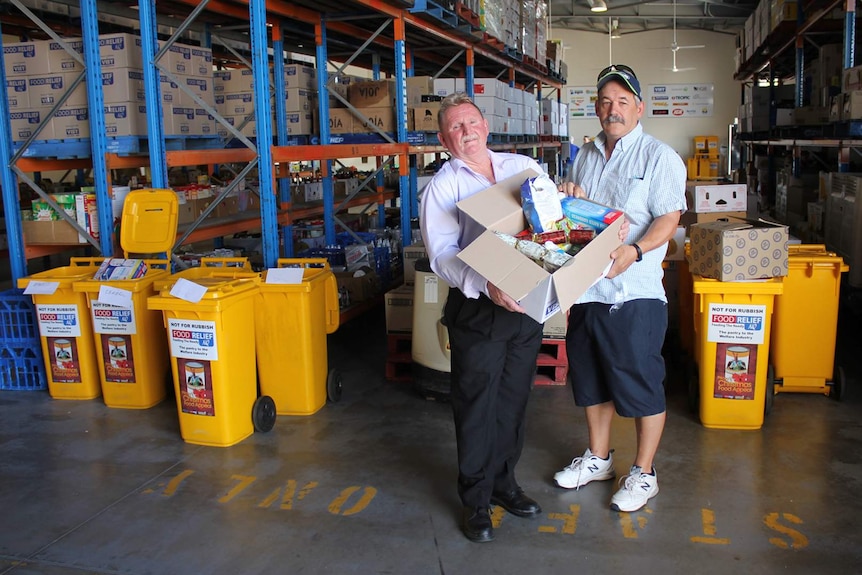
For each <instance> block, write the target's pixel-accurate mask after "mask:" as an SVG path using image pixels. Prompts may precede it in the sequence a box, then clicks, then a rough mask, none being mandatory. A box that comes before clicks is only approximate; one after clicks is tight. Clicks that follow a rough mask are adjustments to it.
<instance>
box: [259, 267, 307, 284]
mask: <svg viewBox="0 0 862 575" xmlns="http://www.w3.org/2000/svg"><path fill="white" fill-rule="evenodd" d="M304 273H305V268H269V269H268V270H266V283H268V284H301V283H302V276H303V274H304Z"/></svg>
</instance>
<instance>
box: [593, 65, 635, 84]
mask: <svg viewBox="0 0 862 575" xmlns="http://www.w3.org/2000/svg"><path fill="white" fill-rule="evenodd" d="M618 71H623V72H628V73H629V74H631V75H632V76H634V77H635V78H637V74H635V71H634V70H632V69H631V68H629V67H628V66H626V65H625V64H611V65H610V66H608V67H607V68H605V69H604V70H602V71H601V72H599V75H598V77H597V78H596V82H598V81H599V80H601V79H602V78H603V77H605V76H607V75H608V74H610V73H611V72H618Z"/></svg>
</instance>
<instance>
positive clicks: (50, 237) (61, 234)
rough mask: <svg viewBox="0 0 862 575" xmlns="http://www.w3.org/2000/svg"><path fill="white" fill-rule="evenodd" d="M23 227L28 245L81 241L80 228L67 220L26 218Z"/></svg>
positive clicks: (64, 243) (67, 243) (75, 242)
mask: <svg viewBox="0 0 862 575" xmlns="http://www.w3.org/2000/svg"><path fill="white" fill-rule="evenodd" d="M21 228H22V230H23V231H24V243H25V244H27V245H41V244H59V245H70V244H78V243H81V242H80V238H79V236H78V230H76V229H75V228H73V227H72V226H71V225H70V224H69V222H67V221H65V220H62V221H52V222H33V221H29V220H24V221H23V222H21Z"/></svg>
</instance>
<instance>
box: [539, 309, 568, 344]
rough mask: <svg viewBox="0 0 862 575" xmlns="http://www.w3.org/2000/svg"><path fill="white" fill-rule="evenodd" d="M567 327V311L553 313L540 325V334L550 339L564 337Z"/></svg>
mask: <svg viewBox="0 0 862 575" xmlns="http://www.w3.org/2000/svg"><path fill="white" fill-rule="evenodd" d="M568 327H569V312H568V311H564V312H563V313H558V314H554V315H552V316H551V317H549V318H548V321H546V322H545V323H544V324H543V325H542V335H543V336H545V337H547V338H550V339H565V338H566V329H568Z"/></svg>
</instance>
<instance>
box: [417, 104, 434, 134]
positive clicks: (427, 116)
mask: <svg viewBox="0 0 862 575" xmlns="http://www.w3.org/2000/svg"><path fill="white" fill-rule="evenodd" d="M439 113H440V103H439V102H428V103H427V104H425V105H423V106H416V107H415V108H413V109H412V116H413V127H414V129H415V130H416V131H417V132H439V131H440V125H439V124H438V123H437V114H439Z"/></svg>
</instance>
